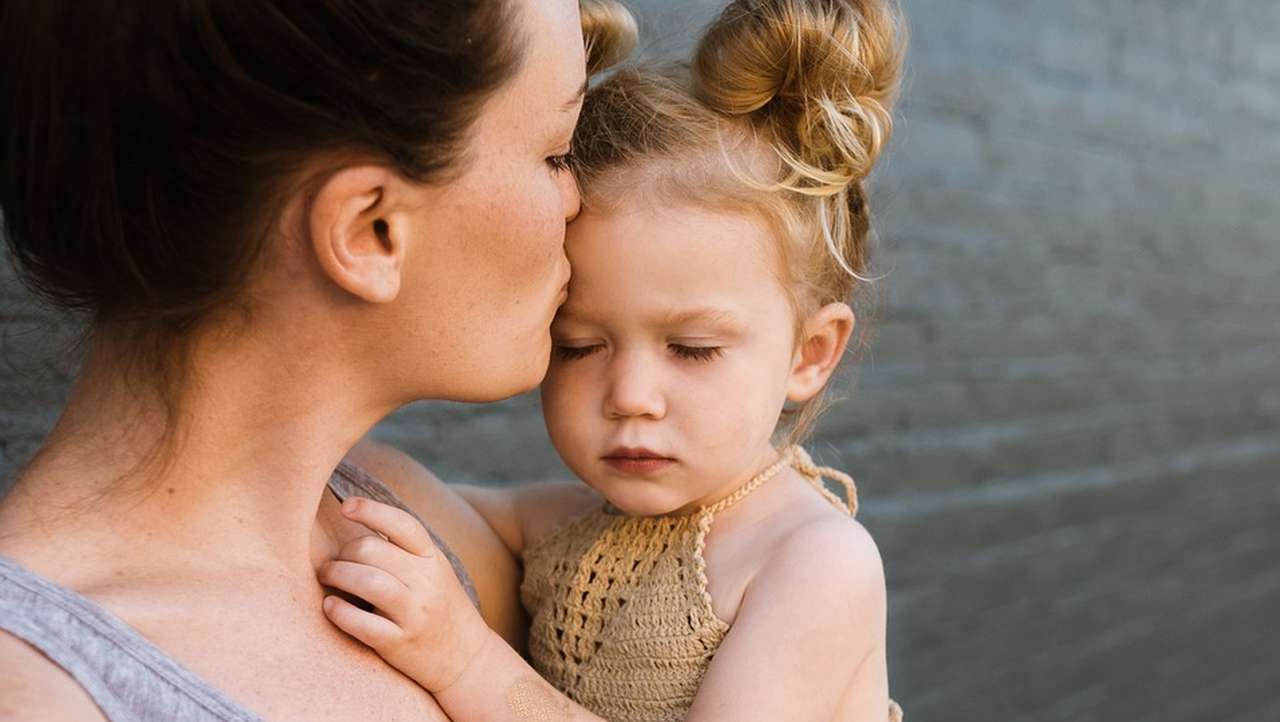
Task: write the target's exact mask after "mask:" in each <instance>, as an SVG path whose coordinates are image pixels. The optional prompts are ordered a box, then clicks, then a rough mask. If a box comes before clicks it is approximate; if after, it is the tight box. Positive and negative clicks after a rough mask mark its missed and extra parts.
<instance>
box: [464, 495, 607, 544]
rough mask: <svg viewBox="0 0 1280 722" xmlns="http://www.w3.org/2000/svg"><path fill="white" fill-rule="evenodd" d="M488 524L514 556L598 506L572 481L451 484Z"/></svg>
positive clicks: (598, 500) (597, 501) (593, 497)
mask: <svg viewBox="0 0 1280 722" xmlns="http://www.w3.org/2000/svg"><path fill="white" fill-rule="evenodd" d="M451 486H452V488H453V489H455V490H456V491H457V492H458V494H459V495H460V496H461V497H462V498H463V499H466V500H467V503H468V504H470V505H471V507H472V508H473V509H475V510H476V511H477V512H479V514H480V516H482V517H484V519H485V521H487V522H489V526H490V527H492V528H493V531H494V533H496V534H497V535H498V537H499V538H501V539H502V541H503V543H504V544H506V545H507V549H509V550H510V551H511V553H512V554H514V555H515V556H516V557H519V556H520V555H522V554H524V550H525V549H526V548H527V547H528V546H530V545H532V544H536V543H537V542H538V541H539V540H541V539H542V538H543V537H544V536H546V535H547V534H549V533H551V532H552V531H554V530H555V529H557V528H559V527H560V526H561V525H562V524H564V523H565V522H566V521H568V520H569V519H571V518H573V517H575V516H577V515H578V514H581V513H583V512H585V511H586V510H587V509H590V508H592V507H595V506H598V505H599V504H600V503H601V498H600V495H599V494H597V493H596V492H594V491H592V490H591V488H590V487H588V486H587V485H585V484H583V483H581V482H576V481H538V482H531V483H526V484H517V485H515V486H507V487H486V486H472V485H469V484H453V485H451Z"/></svg>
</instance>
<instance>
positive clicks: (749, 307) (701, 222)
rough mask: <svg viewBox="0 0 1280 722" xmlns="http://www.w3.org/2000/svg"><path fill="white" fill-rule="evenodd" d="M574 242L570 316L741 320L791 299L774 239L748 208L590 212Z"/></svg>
mask: <svg viewBox="0 0 1280 722" xmlns="http://www.w3.org/2000/svg"><path fill="white" fill-rule="evenodd" d="M570 228H571V231H570V233H569V236H568V239H567V241H566V250H567V252H568V256H569V261H570V264H571V265H572V267H573V277H572V279H571V280H570V282H569V300H568V302H567V303H566V305H565V314H564V316H565V317H566V318H579V319H583V318H585V317H587V316H592V317H600V316H604V315H608V316H617V315H619V314H625V315H626V316H628V317H629V318H633V319H637V320H639V321H642V322H645V323H652V324H654V325H663V326H670V325H676V324H677V323H685V324H689V323H692V322H695V321H696V322H698V323H699V324H702V325H717V326H724V325H733V323H735V322H738V323H741V322H743V319H745V318H748V317H750V316H752V315H754V314H755V313H756V312H757V311H758V310H759V309H760V307H761V306H762V305H765V306H767V305H768V304H770V303H771V302H773V301H775V300H778V299H783V300H785V298H786V297H785V295H784V294H782V292H781V291H782V290H781V286H780V284H779V281H778V274H777V264H776V260H775V258H774V255H775V254H774V253H772V252H771V251H770V250H769V247H770V244H771V243H772V239H771V237H770V234H769V233H768V230H767V228H765V227H764V226H763V225H762V224H760V223H759V222H757V221H756V220H755V219H753V218H752V217H751V216H750V215H748V214H732V213H725V212H721V211H714V210H707V209H700V208H695V207H640V208H632V209H628V210H625V211H620V212H611V213H595V212H588V213H584V214H583V216H580V217H579V219H578V220H576V221H574V223H573V224H571V226H570Z"/></svg>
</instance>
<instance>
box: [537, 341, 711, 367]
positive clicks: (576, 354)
mask: <svg viewBox="0 0 1280 722" xmlns="http://www.w3.org/2000/svg"><path fill="white" fill-rule="evenodd" d="M667 347H668V348H670V349H671V351H672V353H674V354H675V355H676V356H678V357H680V358H682V359H684V360H686V361H697V362H700V363H706V362H708V361H714V360H715V359H718V358H720V356H721V355H723V354H724V349H723V348H722V347H720V346H683V345H681V344H678V343H673V344H668V346H667ZM601 348H603V346H600V345H599V344H597V345H595V346H556V347H555V352H556V355H557V356H559V357H560V358H561V359H563V360H565V361H576V360H578V359H581V358H586V357H588V356H590V355H591V354H593V353H595V352H596V351H598V350H600V349H601Z"/></svg>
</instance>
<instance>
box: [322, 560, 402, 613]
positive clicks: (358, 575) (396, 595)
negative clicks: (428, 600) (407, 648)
mask: <svg viewBox="0 0 1280 722" xmlns="http://www.w3.org/2000/svg"><path fill="white" fill-rule="evenodd" d="M317 577H318V578H319V579H320V582H321V583H323V584H325V585H327V586H330V587H333V588H334V589H340V590H342V591H344V592H346V593H347V594H353V595H355V596H357V597H359V598H361V599H363V600H365V601H366V602H368V603H370V604H372V605H373V606H375V607H377V608H378V609H380V610H382V611H383V612H385V613H386V614H387V616H389V617H391V618H392V619H396V618H398V613H399V612H400V611H401V610H400V608H399V607H400V606H401V604H402V603H403V601H404V599H405V598H406V597H407V596H408V595H407V592H408V591H409V588H408V587H407V586H405V585H404V583H403V582H401V581H400V580H399V579H396V578H395V577H394V576H392V575H391V573H390V572H387V571H385V570H383V569H379V568H377V567H371V566H369V565H367V564H357V563H355V562H348V561H342V560H340V559H338V560H334V561H330V562H327V563H326V564H325V565H324V566H322V567H320V571H319V573H318V574H317Z"/></svg>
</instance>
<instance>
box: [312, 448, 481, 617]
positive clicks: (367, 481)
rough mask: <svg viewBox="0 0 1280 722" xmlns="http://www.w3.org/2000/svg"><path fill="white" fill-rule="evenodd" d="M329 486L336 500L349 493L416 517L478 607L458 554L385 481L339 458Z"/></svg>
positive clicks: (477, 597) (474, 590) (342, 498)
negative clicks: (340, 460)
mask: <svg viewBox="0 0 1280 722" xmlns="http://www.w3.org/2000/svg"><path fill="white" fill-rule="evenodd" d="M329 489H330V491H332V492H333V495H334V496H336V497H338V501H339V502H341V501H345V500H346V499H347V497H351V496H359V497H364V498H366V499H373V500H374V501H380V502H382V503H383V504H388V505H390V506H394V507H396V508H397V509H403V510H404V511H406V512H408V513H409V514H410V515H411V516H412V517H413V518H414V519H417V520H418V523H419V524H421V525H422V526H423V527H424V528H425V529H426V530H427V533H428V534H430V535H431V540H432V541H434V542H435V544H436V546H437V547H439V548H440V551H441V552H443V553H444V556H445V558H446V559H448V560H449V564H451V565H452V566H453V573H454V574H456V575H457V577H458V581H459V582H462V588H463V589H465V590H466V592H467V596H469V597H471V603H472V604H474V605H476V609H479V608H480V595H479V594H477V593H476V587H475V584H474V583H472V581H471V575H470V574H467V570H466V568H465V567H463V566H462V560H461V559H458V556H457V555H456V554H454V553H453V550H452V549H450V548H449V545H448V544H446V543H445V541H444V539H441V538H440V536H439V535H437V534H436V531H435V529H432V528H431V525H430V524H427V522H425V521H423V519H422V517H420V516H418V514H417V512H415V511H414V510H413V509H410V508H409V507H408V506H406V505H405V503H404V502H403V501H401V500H400V497H398V496H396V495H395V492H393V491H391V490H390V489H388V488H387V486H386V484H383V483H382V482H381V481H379V480H378V478H377V477H375V476H373V475H371V474H369V473H368V472H366V471H365V470H364V469H361V468H360V467H358V466H356V465H355V464H352V463H350V462H347V461H343V462H341V463H339V464H338V468H336V469H334V470H333V476H332V477H330V478H329Z"/></svg>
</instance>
